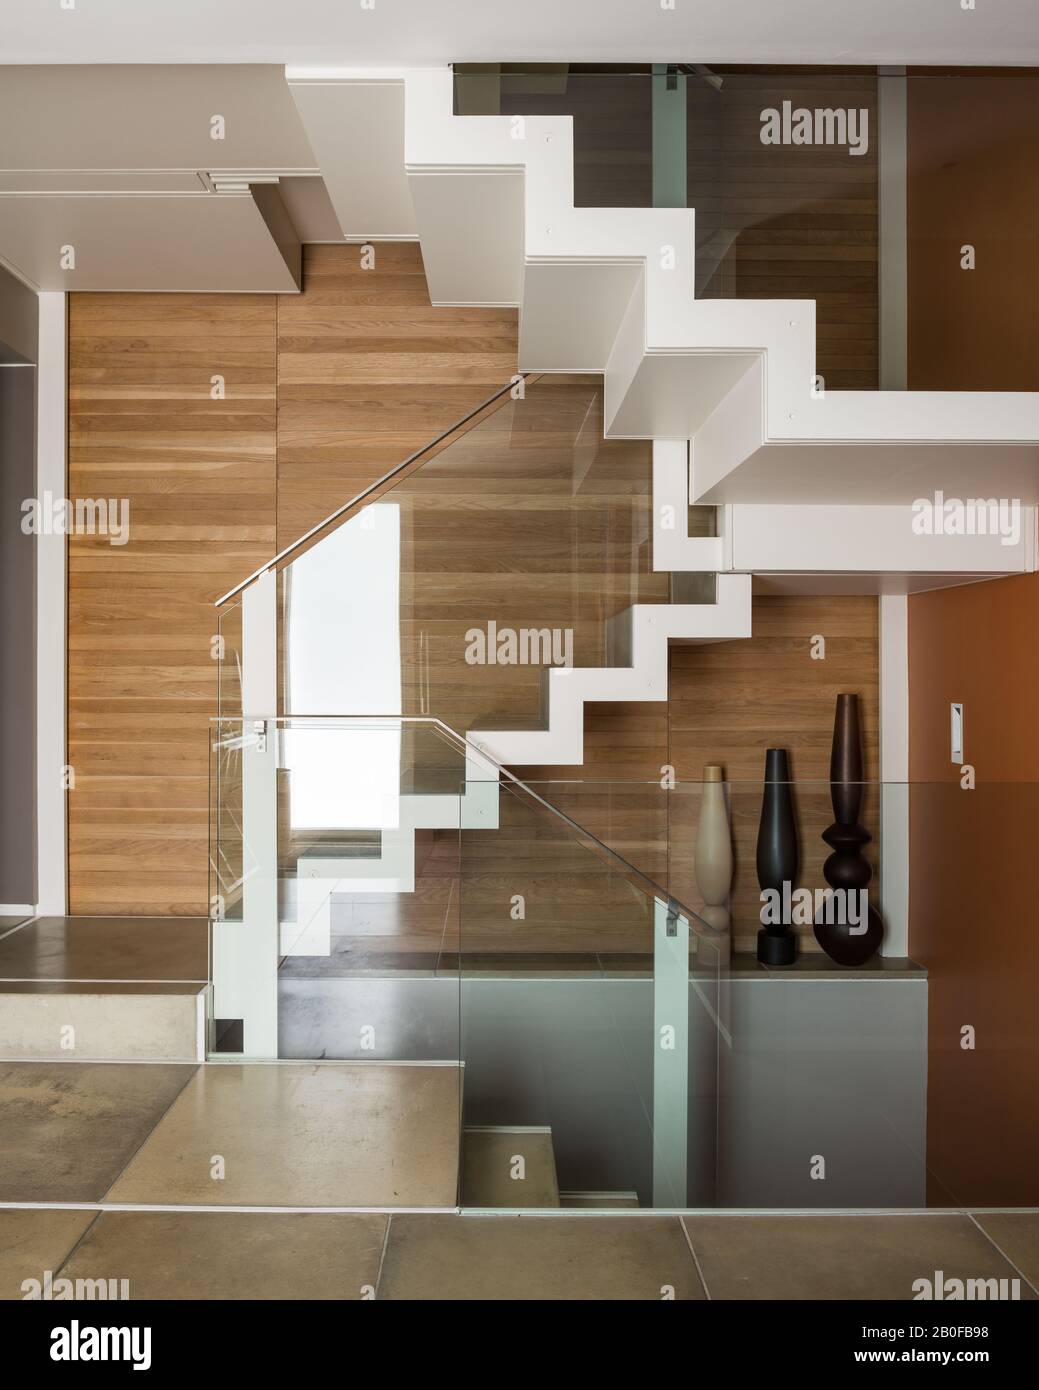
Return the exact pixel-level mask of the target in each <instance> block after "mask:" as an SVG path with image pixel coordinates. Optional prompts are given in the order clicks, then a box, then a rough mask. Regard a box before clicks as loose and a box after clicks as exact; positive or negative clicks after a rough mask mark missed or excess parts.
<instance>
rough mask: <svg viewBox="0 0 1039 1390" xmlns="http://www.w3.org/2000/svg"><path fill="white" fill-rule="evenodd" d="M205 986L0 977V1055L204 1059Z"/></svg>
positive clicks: (68, 1058)
mask: <svg viewBox="0 0 1039 1390" xmlns="http://www.w3.org/2000/svg"><path fill="white" fill-rule="evenodd" d="M205 1000H206V987H205V985H200V984H198V983H191V984H174V983H162V984H148V983H136V982H111V981H109V982H95V981H76V982H70V981H66V980H62V981H52V980H26V981H13V980H4V981H0V1059H2V1060H4V1061H22V1062H24V1061H43V1060H49V1061H59V1062H75V1061H81V1062H88V1061H89V1062H200V1061H203V1060H204V1058H205V1036H206V1033H205V1022H206V1010H205Z"/></svg>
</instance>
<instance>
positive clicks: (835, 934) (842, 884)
mask: <svg viewBox="0 0 1039 1390" xmlns="http://www.w3.org/2000/svg"><path fill="white" fill-rule="evenodd" d="M830 800H831V802H832V803H833V816H834V821H833V825H831V826H829V827H828V829H826V830H824V831H823V839H824V840H825V841H826V843H827V844H828V845H829V846H830V848H831V850H832V851H833V853H832V854H831V855H830V856H829V858H828V859H827V860H826V863H825V864H824V865H823V874H824V876H825V878H826V882H827V883H828V884H829V885H830V887H831V888H832V889H833V890H835V891H834V892H833V893H832V894H830V895H828V896H827V901H826V902H825V903H823V905H822V906H821V907H820V908H819V909H818V911H817V912H816V914H815V939H816V941H818V943H819V945H820V946H821V947H822V948H823V950H824V951H825V952H826V954H827V955H828V956H829V957H830V959H831V960H835V961H836V962H837V964H838V965H864V964H865V963H866V961H868V960H869V959H870V957H871V956H874V955H876V953H877V949H878V947H879V946H880V943H881V941H882V940H883V938H884V923H883V920H882V919H881V916H880V913H879V912H878V911H877V910H876V908H875V907H873V906H872V905H871V904H870V903H869V882H870V879H871V878H872V877H873V870H872V868H871V867H870V864H869V860H868V859H867V858H866V856H865V855H864V854H863V853H862V850H863V846H865V845H868V844H869V842H870V840H871V839H872V838H873V837H872V836H871V835H870V833H869V831H868V830H867V829H866V828H865V826H863V825H860V824H859V811H860V810H861V808H862V735H861V732H860V729H859V697H858V696H857V695H838V696H837V713H836V715H835V717H834V721H833V750H832V752H831V754H830Z"/></svg>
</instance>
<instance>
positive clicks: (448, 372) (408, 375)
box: [278, 242, 518, 547]
mask: <svg viewBox="0 0 1039 1390" xmlns="http://www.w3.org/2000/svg"><path fill="white" fill-rule="evenodd" d="M374 251H375V263H374V266H373V267H372V268H371V269H367V270H366V269H364V268H363V267H362V251H361V247H360V246H305V247H304V248H303V293H302V294H300V295H279V296H278V545H279V547H281V546H284V545H288V544H289V543H291V542H292V541H293V540H295V539H296V537H297V536H300V535H302V534H303V532H305V531H306V530H307V529H308V528H309V527H311V526H313V525H314V524H315V523H316V522H318V521H320V520H321V519H322V518H323V517H324V516H327V514H328V513H329V512H330V511H332V510H334V508H335V507H337V506H338V505H339V504H340V503H342V502H345V501H348V500H349V499H350V498H351V497H354V496H356V494H357V493H358V492H360V491H361V490H362V489H363V488H364V487H365V486H367V484H369V483H371V482H374V481H375V479H376V478H379V477H381V476H382V475H383V474H384V473H385V472H387V471H388V470H389V469H390V468H392V467H393V465H394V464H396V463H399V462H400V461H401V459H404V458H407V456H408V455H409V454H411V453H413V452H414V451H415V450H416V449H420V448H421V447H422V446H423V445H424V444H427V443H428V442H429V440H430V439H432V438H433V437H434V436H435V435H437V434H439V433H440V432H441V431H442V430H445V429H447V428H448V427H449V426H450V425H452V424H454V422H455V421H456V420H459V419H461V417H462V416H463V415H465V414H466V413H467V412H468V411H470V410H472V409H473V407H474V406H476V405H478V404H479V403H480V402H481V401H482V400H485V399H486V398H487V397H488V396H490V395H491V394H492V393H493V392H494V391H496V390H497V389H498V388H499V387H500V386H504V385H505V384H506V383H507V382H508V381H509V380H510V378H511V377H512V375H513V373H514V372H515V370H516V361H517V352H518V346H517V341H518V317H517V311H516V310H515V309H479V308H472V309H467V308H434V307H433V306H432V305H431V304H430V302H429V291H428V289H427V288H426V277H425V273H424V270H423V267H422V256H421V252H420V250H419V247H418V243H417V242H379V243H378V244H377V245H376V246H375V248H374Z"/></svg>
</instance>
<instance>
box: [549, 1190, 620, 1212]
mask: <svg viewBox="0 0 1039 1390" xmlns="http://www.w3.org/2000/svg"><path fill="white" fill-rule="evenodd" d="M638 1204H639V1194H638V1193H637V1192H561V1193H560V1194H559V1205H560V1206H561V1207H576V1208H580V1209H583V1210H590V1211H633V1210H635V1209H637V1208H638Z"/></svg>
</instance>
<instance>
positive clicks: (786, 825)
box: [756, 748, 799, 966]
mask: <svg viewBox="0 0 1039 1390" xmlns="http://www.w3.org/2000/svg"><path fill="white" fill-rule="evenodd" d="M798 862H799V855H798V848H797V823H796V821H795V819H794V800H793V796H792V794H791V787H790V759H789V758H788V756H787V751H786V749H785V748H769V749H767V750H766V752H765V785H764V787H763V789H762V795H761V821H760V823H759V824H758V846H757V858H756V865H757V871H758V886H759V887H760V888H761V893H762V910H761V922H762V926H761V930H760V931H759V932H758V960H759V961H761V963H762V965H772V966H776V965H793V963H794V961H795V960H796V959H797V937H796V936H795V935H794V933H793V932H792V931H791V929H790V928H791V922H790V912H791V898H792V896H793V891H794V880H795V879H796V878H797V866H798ZM766 893H772V894H778V904H777V900H776V899H775V898H773V900H772V901H773V910H771V911H766V907H765V904H766V898H765V894H766Z"/></svg>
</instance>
